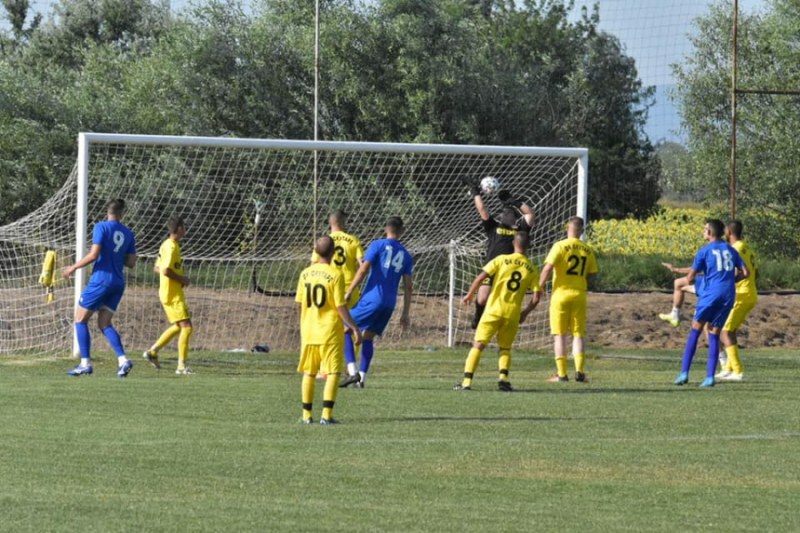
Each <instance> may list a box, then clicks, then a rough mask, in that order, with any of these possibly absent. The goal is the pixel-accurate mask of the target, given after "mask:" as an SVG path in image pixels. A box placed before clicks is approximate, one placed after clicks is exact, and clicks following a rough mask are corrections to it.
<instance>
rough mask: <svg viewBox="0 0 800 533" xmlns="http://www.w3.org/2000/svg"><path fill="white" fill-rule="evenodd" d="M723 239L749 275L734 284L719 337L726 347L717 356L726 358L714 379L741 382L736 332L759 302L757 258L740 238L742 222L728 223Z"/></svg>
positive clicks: (741, 369)
mask: <svg viewBox="0 0 800 533" xmlns="http://www.w3.org/2000/svg"><path fill="white" fill-rule="evenodd" d="M725 236H726V237H728V243H729V244H730V245H731V246H733V248H734V249H735V250H736V251H737V252H739V255H740V256H741V257H742V260H743V261H744V264H745V267H747V271H748V272H750V275H749V276H748V277H746V278H744V279H743V280H741V281H739V282H738V283H736V300H735V301H734V304H733V309H731V312H730V314H729V315H728V319H727V320H726V321H725V325H724V326H722V334H721V335H720V340H721V341H722V345H723V346H724V347H725V353H724V354H723V353H721V354H720V357H721V356H723V355H726V356H727V357H725V359H724V362H722V361H723V359H720V362H721V365H722V371H721V372H720V373H719V374H717V375H716V376H714V377H715V378H716V379H719V380H722V381H742V380H744V369H743V368H742V361H741V359H740V358H739V345H738V344H737V339H736V332H737V331H738V330H739V328H740V327H742V324H744V320H745V318H747V315H748V313H750V311H752V310H753V308H754V307H755V305H756V302H758V290H757V288H756V276H757V271H756V255H755V253H754V252H753V249H752V248H750V247H749V246H748V245H747V243H745V242H744V240H743V239H742V223H741V222H740V221H738V220H732V221H731V222H729V223H728V225H727V226H726V227H725Z"/></svg>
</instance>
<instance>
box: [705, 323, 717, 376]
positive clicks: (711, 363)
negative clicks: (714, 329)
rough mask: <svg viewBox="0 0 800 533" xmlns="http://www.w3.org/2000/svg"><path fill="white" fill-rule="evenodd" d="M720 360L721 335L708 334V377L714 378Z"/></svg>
mask: <svg viewBox="0 0 800 533" xmlns="http://www.w3.org/2000/svg"><path fill="white" fill-rule="evenodd" d="M718 361H719V335H714V334H713V333H709V334H708V365H707V366H706V377H709V378H712V379H713V378H714V374H715V373H716V372H717V362H718Z"/></svg>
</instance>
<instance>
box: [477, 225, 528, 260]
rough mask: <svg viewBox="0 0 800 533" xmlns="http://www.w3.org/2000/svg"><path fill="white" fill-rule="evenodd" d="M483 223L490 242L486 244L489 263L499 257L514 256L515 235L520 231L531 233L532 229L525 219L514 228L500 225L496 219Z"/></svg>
mask: <svg viewBox="0 0 800 533" xmlns="http://www.w3.org/2000/svg"><path fill="white" fill-rule="evenodd" d="M481 222H482V223H483V230H484V231H485V232H486V237H487V238H488V242H487V243H486V261H487V262H488V261H491V260H492V259H494V258H495V257H497V256H498V255H506V254H513V253H514V235H516V234H517V232H519V231H522V232H525V233H529V232H530V231H531V227H530V226H529V225H528V223H527V222H525V219H524V218H523V219H521V220H520V221H519V223H518V224H517V225H516V226H514V227H512V228H509V227H508V226H502V225H500V223H498V222H497V221H496V220H495V219H494V218H489V220H482V221H481Z"/></svg>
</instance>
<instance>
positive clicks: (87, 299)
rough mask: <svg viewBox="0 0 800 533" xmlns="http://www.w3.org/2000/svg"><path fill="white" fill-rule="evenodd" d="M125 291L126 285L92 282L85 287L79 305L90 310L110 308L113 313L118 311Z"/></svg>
mask: <svg viewBox="0 0 800 533" xmlns="http://www.w3.org/2000/svg"><path fill="white" fill-rule="evenodd" d="M124 292H125V285H108V284H106V283H102V282H100V283H98V282H92V280H91V278H89V284H88V285H86V288H85V289H83V292H82V293H81V299H80V301H79V305H80V306H81V307H83V308H84V309H88V310H89V311H99V310H100V309H104V308H105V309H108V310H109V311H111V312H112V313H115V312H116V311H117V306H119V302H120V300H122V293H124Z"/></svg>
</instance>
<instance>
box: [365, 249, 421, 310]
mask: <svg viewBox="0 0 800 533" xmlns="http://www.w3.org/2000/svg"><path fill="white" fill-rule="evenodd" d="M364 261H368V262H369V264H370V270H369V277H368V278H367V284H366V286H365V288H364V291H363V293H362V295H361V300H365V301H370V302H376V303H377V302H381V304H382V306H386V307H391V308H392V309H394V306H395V304H396V303H397V288H398V286H399V285H400V280H401V279H402V277H403V276H404V275H406V274H408V275H411V272H412V264H413V261H412V259H411V254H409V253H408V250H406V249H405V247H404V246H403V245H402V244H400V241H398V240H397V239H379V240H377V241H373V242H372V243H371V244H370V245H369V248H367V253H366V254H364Z"/></svg>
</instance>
